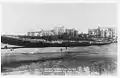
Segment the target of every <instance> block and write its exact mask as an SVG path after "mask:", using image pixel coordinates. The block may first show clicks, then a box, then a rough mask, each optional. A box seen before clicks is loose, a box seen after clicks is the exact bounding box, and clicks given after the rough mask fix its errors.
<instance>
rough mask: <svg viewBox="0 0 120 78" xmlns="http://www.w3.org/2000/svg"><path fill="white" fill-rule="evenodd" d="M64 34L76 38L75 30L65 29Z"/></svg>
mask: <svg viewBox="0 0 120 78" xmlns="http://www.w3.org/2000/svg"><path fill="white" fill-rule="evenodd" d="M65 33H67V35H69V36H71V37H75V36H77V33H78V31H77V30H75V29H66V30H65Z"/></svg>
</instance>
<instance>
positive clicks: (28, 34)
mask: <svg viewBox="0 0 120 78" xmlns="http://www.w3.org/2000/svg"><path fill="white" fill-rule="evenodd" d="M27 36H35V32H27Z"/></svg>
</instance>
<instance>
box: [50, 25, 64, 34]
mask: <svg viewBox="0 0 120 78" xmlns="http://www.w3.org/2000/svg"><path fill="white" fill-rule="evenodd" d="M52 31H53V32H54V34H55V35H61V34H63V33H64V32H65V29H64V26H60V27H55V28H54V29H53V30H52Z"/></svg>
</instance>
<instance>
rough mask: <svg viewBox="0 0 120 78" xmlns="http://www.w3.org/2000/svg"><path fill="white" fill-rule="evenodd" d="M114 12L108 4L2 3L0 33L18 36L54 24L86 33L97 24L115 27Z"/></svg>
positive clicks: (112, 7)
mask: <svg viewBox="0 0 120 78" xmlns="http://www.w3.org/2000/svg"><path fill="white" fill-rule="evenodd" d="M116 13H117V8H116V4H112V3H41V4H25V3H24V4H23V3H21V4H20V3H19V4H3V5H2V33H6V34H8V33H9V34H14V33H16V34H20V33H26V32H28V31H35V30H36V31H39V30H40V29H52V28H53V27H55V26H57V25H63V26H64V27H65V28H76V29H78V30H79V31H80V32H87V30H88V28H96V27H97V25H98V24H100V25H103V26H104V25H105V26H107V27H108V26H116V24H117V14H116Z"/></svg>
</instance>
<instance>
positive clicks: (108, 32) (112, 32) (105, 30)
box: [88, 27, 116, 38]
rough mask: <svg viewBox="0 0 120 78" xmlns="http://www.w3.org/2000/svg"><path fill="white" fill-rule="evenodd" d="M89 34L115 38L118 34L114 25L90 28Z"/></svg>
mask: <svg viewBox="0 0 120 78" xmlns="http://www.w3.org/2000/svg"><path fill="white" fill-rule="evenodd" d="M88 34H89V35H94V36H95V37H104V38H113V37H115V36H116V29H115V28H113V27H98V28H97V29H89V30H88Z"/></svg>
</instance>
